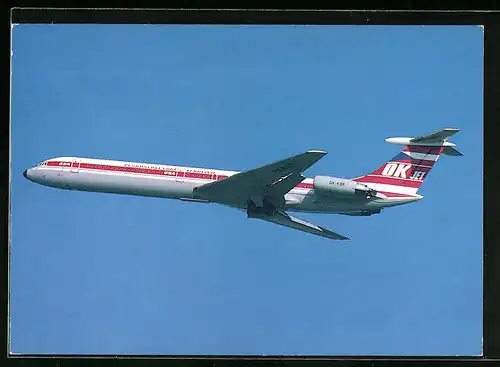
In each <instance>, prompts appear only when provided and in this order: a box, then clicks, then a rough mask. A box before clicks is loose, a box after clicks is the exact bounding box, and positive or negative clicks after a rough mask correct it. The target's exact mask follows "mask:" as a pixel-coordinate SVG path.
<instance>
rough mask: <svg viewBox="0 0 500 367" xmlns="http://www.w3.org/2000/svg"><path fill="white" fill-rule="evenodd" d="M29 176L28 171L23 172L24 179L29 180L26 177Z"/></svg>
mask: <svg viewBox="0 0 500 367" xmlns="http://www.w3.org/2000/svg"><path fill="white" fill-rule="evenodd" d="M27 174H28V170H26V171H24V172H23V176H24V178H28V177H27V176H26V175H27Z"/></svg>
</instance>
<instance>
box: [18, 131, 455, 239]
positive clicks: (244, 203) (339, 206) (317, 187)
mask: <svg viewBox="0 0 500 367" xmlns="http://www.w3.org/2000/svg"><path fill="white" fill-rule="evenodd" d="M458 131H460V129H457V128H445V129H442V130H440V131H437V132H434V133H431V134H426V135H423V136H419V137H415V138H404V137H399V138H387V139H386V140H385V141H386V142H388V143H391V144H398V145H403V146H404V149H403V150H402V151H401V152H400V153H399V154H398V155H396V156H395V157H394V158H392V159H391V160H390V161H388V162H386V163H384V164H382V165H381V166H380V167H379V168H377V169H376V170H375V171H373V172H371V173H369V174H367V175H364V176H360V177H356V178H352V179H346V178H339V177H331V176H315V177H314V178H306V177H305V176H304V175H303V172H304V171H305V170H306V169H307V168H309V167H311V166H312V165H313V164H314V163H316V162H317V161H318V160H319V159H321V158H322V157H323V156H325V155H326V154H327V152H325V151H322V150H308V151H307V152H305V153H301V154H298V155H295V156H293V157H290V158H286V159H282V160H279V161H277V162H274V163H271V164H267V165H264V166H262V167H259V168H255V169H252V170H248V171H244V172H236V171H224V170H218V169H204V168H192V167H180V166H171V165H163V164H147V163H135V162H123V161H113V160H103V159H93V158H78V157H58V158H52V159H48V160H45V161H43V162H41V163H39V164H38V165H37V166H35V167H33V168H30V169H27V170H26V171H24V173H23V175H24V177H25V178H27V179H28V180H30V181H33V182H36V183H38V184H41V185H44V186H50V187H55V188H59V189H66V190H80V191H91V192H103V193H115V194H126V195H138V196H149V197H160V198H169V199H179V200H184V201H190V202H199V203H218V204H222V205H225V206H229V207H232V208H236V209H239V210H241V211H244V212H246V214H247V217H248V218H257V219H262V220H265V221H268V222H271V223H275V224H278V225H281V226H286V227H290V228H293V229H297V230H299V231H303V232H308V233H312V234H314V235H318V236H322V237H326V238H329V239H333V240H348V239H349V238H348V237H345V236H343V235H341V234H338V233H336V232H333V231H330V230H328V229H326V228H324V227H321V226H317V225H315V224H312V223H310V222H307V221H305V220H302V219H300V218H297V217H295V216H292V215H291V214H289V213H288V212H309V213H331V214H341V215H351V216H370V215H373V214H379V213H380V212H381V211H382V210H383V209H385V208H389V207H393V206H397V205H403V204H408V203H411V202H415V201H418V200H421V199H422V198H423V196H422V195H419V194H417V191H418V190H419V188H420V186H421V185H422V183H423V182H424V180H425V179H426V178H427V176H428V175H429V172H430V170H431V168H432V167H433V165H434V163H435V162H436V161H437V160H438V158H439V156H440V154H445V155H449V156H461V155H462V153H460V152H459V151H457V150H456V149H455V148H453V147H454V146H456V145H455V144H453V143H451V142H449V141H448V139H449V138H450V137H451V136H453V135H454V134H456V133H457V132H458Z"/></svg>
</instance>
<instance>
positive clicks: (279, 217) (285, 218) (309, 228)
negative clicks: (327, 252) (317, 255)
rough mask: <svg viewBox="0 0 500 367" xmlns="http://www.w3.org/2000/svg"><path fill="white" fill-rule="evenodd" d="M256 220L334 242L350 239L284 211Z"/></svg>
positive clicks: (259, 217) (261, 216)
mask: <svg viewBox="0 0 500 367" xmlns="http://www.w3.org/2000/svg"><path fill="white" fill-rule="evenodd" d="M254 218H258V219H262V220H265V221H268V222H271V223H275V224H279V225H281V226H285V227H290V228H293V229H297V230H299V231H303V232H308V233H312V234H314V235H317V236H322V237H326V238H330V239H332V240H348V239H349V238H347V237H345V236H342V235H341V234H338V233H335V232H332V231H330V230H328V229H326V228H323V227H320V226H317V225H315V224H312V223H309V222H307V221H305V220H302V219H300V218H297V217H294V216H292V215H290V214H288V213H286V212H284V211H277V212H276V213H274V215H259V216H255V217H254Z"/></svg>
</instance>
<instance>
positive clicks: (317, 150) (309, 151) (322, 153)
mask: <svg viewBox="0 0 500 367" xmlns="http://www.w3.org/2000/svg"><path fill="white" fill-rule="evenodd" d="M307 153H313V154H321V155H325V154H328V152H325V151H324V150H319V149H309V150H308V151H307Z"/></svg>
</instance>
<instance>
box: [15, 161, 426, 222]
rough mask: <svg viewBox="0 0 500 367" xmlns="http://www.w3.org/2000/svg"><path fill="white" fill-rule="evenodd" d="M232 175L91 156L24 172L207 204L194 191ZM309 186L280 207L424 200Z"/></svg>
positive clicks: (363, 207)
mask: <svg viewBox="0 0 500 367" xmlns="http://www.w3.org/2000/svg"><path fill="white" fill-rule="evenodd" d="M236 173H238V172H236V171H224V170H216V169H204V168H192V167H179V166H167V165H161V164H146V163H134V162H122V161H111V160H102V159H92V158H75V157H59V158H53V159H50V160H47V161H44V162H42V163H40V164H39V165H38V166H36V167H33V168H30V169H29V170H27V171H25V173H24V175H25V176H26V178H28V179H29V180H31V181H34V182H37V183H39V184H41V185H45V186H51V187H56V188H61V189H68V190H82V191H94V192H105V193H116V194H126V195H140V196H151V197H160V198H169V199H180V200H187V201H198V202H208V201H205V200H200V199H197V198H196V197H195V196H194V195H193V188H194V187H197V186H201V185H204V184H206V183H209V182H212V181H215V180H221V179H224V178H226V177H229V176H232V175H234V174H236ZM313 182H314V180H313V179H312V178H306V179H305V180H304V181H302V182H301V183H300V184H299V185H297V186H296V187H295V188H293V189H292V190H291V191H289V192H288V193H287V194H286V195H285V201H286V203H285V207H284V208H283V209H285V210H289V211H297V212H317V213H339V214H342V213H349V212H355V211H377V210H379V209H382V208H385V207H389V206H395V205H401V204H406V203H409V202H413V201H416V200H419V199H420V198H422V197H421V196H420V195H414V196H412V197H398V196H396V197H387V198H384V199H380V198H373V199H370V200H366V199H360V198H356V197H345V198H341V197H338V198H335V199H325V198H322V197H318V196H317V195H316V194H315V192H314V188H313ZM230 206H233V207H236V208H240V209H244V207H242V206H241V205H236V204H235V205H231V204H230Z"/></svg>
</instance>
